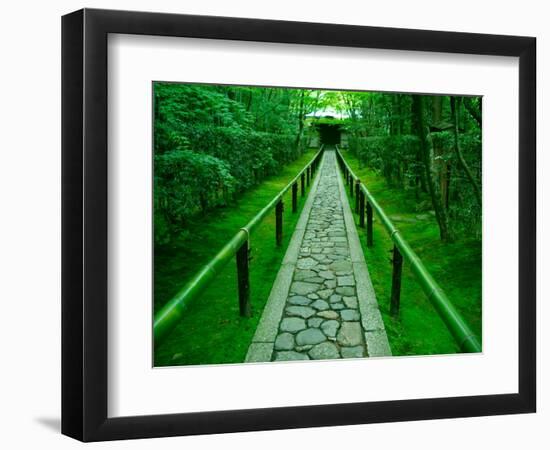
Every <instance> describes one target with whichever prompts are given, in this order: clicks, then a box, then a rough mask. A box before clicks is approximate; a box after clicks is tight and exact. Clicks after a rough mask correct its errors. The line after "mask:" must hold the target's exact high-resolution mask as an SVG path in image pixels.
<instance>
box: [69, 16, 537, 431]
mask: <svg viewBox="0 0 550 450" xmlns="http://www.w3.org/2000/svg"><path fill="white" fill-rule="evenodd" d="M109 33H123V34H137V35H151V36H178V37H193V38H209V39H225V40H227V39H230V40H239V41H259V42H275V43H289V44H310V45H325V46H343V47H368V48H377V49H391V50H413V51H428V52H444V53H463V54H476V55H499V56H515V57H519V142H518V152H519V261H518V263H519V292H518V302H519V317H518V327H519V386H518V393H510V394H499V395H480V396H470V397H445V398H430V399H415V400H400V401H378V402H367V403H347V404H337V405H312V406H300V407H297V406H288V407H278V408H263V409H247V410H234V411H211V412H197V413H182V414H166V415H144V416H134V417H117V418H108V416H107V395H108V383H107V365H108V360H107V193H108V186H107V98H108V97H107V96H108V92H107V36H108V34H109ZM535 91H536V39H535V38H533V37H518V36H503V35H487V34H471V33H457V32H439V31H421V30H410V29H395V28H377V27H363V26H350V25H334V24H320V23H301V22H286V21H272V20H258V19H243V18H227V17H208V16H192V15H173V14H157V13H145V12H129V11H109V10H94V9H84V10H80V11H76V12H74V13H71V14H68V15H66V16H63V18H62V433H64V434H66V435H68V436H71V437H73V438H76V439H79V440H82V441H101V440H113V439H130V438H147V437H160V436H177V435H191V434H211V433H227V432H238V431H254V430H273V429H282V428H300V427H319V426H329V425H348V424H363V423H376V422H397V421H407V420H424V419H437V418H454V417H468V416H486V415H497V414H513V413H529V412H535V408H536V339H535V336H536V320H535V318H536V311H535V302H536V283H535V281H536V275H535V273H536V271H535V267H536V250H535V246H536V233H535V232H536V190H535V187H536V154H535V147H536V145H535V144H536V141H535V139H536V104H535Z"/></svg>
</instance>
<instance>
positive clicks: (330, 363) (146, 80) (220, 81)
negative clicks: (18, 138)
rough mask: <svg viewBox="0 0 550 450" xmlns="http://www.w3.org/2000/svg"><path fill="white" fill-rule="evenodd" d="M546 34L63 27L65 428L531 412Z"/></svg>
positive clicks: (126, 430)
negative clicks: (539, 74)
mask: <svg viewBox="0 0 550 450" xmlns="http://www.w3.org/2000/svg"><path fill="white" fill-rule="evenodd" d="M535 65H536V40H535V38H533V37H518V36H496V35H486V34H469V33H458V32H439V31H423V30H408V29H391V28H375V27H361V26H350V25H336V24H321V23H301V22H284V21H269V20H257V19H243V18H227V17H207V16H189V15H171V14H157V13H144V12H129V11H108V10H90V9H84V10H80V11H76V12H74V13H71V14H68V15H66V16H64V17H63V20H62V110H63V112H62V127H63V129H62V166H63V167H62V176H63V193H62V205H63V217H62V227H63V229H62V244H63V248H62V257H63V264H62V270H63V273H62V278H63V279H62V286H63V298H62V327H63V328H62V378H63V379H62V432H63V433H64V434H66V435H68V436H71V437H73V438H76V439H79V440H82V441H101V440H113V439H130V438H146V437H160V436H177V435H190V434H209V433H225V432H237V431H253V430H270V429H282V428H300V427H317V426H330V425H346V424H360V423H374V422H392V421H404V420H423V419H437V418H452V417H467V416H481V415H496V414H514V413H528V412H535V406H536V360H535V355H536V345H535V331H536V330H535V326H536V320H535V319H536V311H535V294H536V286H535V263H536V258H535V255H536V253H535V246H536V242H535V239H536V238H535V235H536V233H535V231H536V226H535V222H536V221H535V219H536V196H535V185H536V180H535V169H536V158H535V137H536V113H535V111H536V108H535V90H536V78H535Z"/></svg>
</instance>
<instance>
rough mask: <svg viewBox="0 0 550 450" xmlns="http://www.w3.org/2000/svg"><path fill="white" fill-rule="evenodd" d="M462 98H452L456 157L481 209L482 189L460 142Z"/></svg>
mask: <svg viewBox="0 0 550 450" xmlns="http://www.w3.org/2000/svg"><path fill="white" fill-rule="evenodd" d="M461 100H462V98H461V97H451V112H452V115H453V125H454V126H453V134H454V147H455V152H456V156H457V159H458V162H459V163H460V166H461V167H462V169H463V170H464V172H465V173H466V176H467V177H468V180H469V181H470V184H471V185H472V188H473V190H474V195H475V197H476V200H477V204H478V205H479V207H480V208H481V189H480V187H479V185H478V183H477V181H476V179H475V177H474V174H473V172H472V171H471V169H470V167H469V166H468V164H467V163H466V160H465V159H464V155H463V154H462V149H461V148H460V141H459V139H458V117H459V114H460V103H461Z"/></svg>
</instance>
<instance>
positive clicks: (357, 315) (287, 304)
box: [247, 150, 391, 362]
mask: <svg viewBox="0 0 550 450" xmlns="http://www.w3.org/2000/svg"><path fill="white" fill-rule="evenodd" d="M309 195H310V197H309V198H308V202H307V203H306V205H305V207H304V210H303V212H302V217H301V219H300V220H301V222H302V224H303V223H305V226H303V227H301V228H300V224H298V226H297V229H296V231H295V233H294V236H293V238H292V241H291V244H290V245H289V249H288V250H287V255H286V256H285V260H284V261H283V266H282V267H281V270H280V272H279V274H278V277H277V280H276V281H275V285H274V287H273V291H272V294H271V295H270V298H269V300H268V304H267V305H266V308H265V310H264V314H263V317H262V320H261V321H260V324H259V327H258V331H257V332H256V335H255V337H254V339H253V343H252V344H251V346H250V349H249V352H248V355H247V361H248V362H259V361H293V360H309V359H336V358H361V357H366V356H387V355H391V351H390V348H389V345H388V342H387V337H386V333H385V330H384V325H383V322H382V319H381V317H380V312H379V310H378V304H377V302H376V297H375V295H374V290H373V289H372V283H371V281H370V277H369V275H368V270H367V267H366V264H365V260H364V255H363V253H362V249H361V247H360V244H359V239H358V236H357V230H356V228H355V224H354V222H353V216H352V214H351V210H350V206H349V203H348V200H347V197H346V195H345V191H344V186H343V183H342V180H341V177H340V175H339V173H338V169H337V164H336V155H335V153H334V151H331V150H326V151H325V155H324V159H323V163H322V165H321V168H320V170H319V175H318V178H317V179H316V180H315V183H314V185H313V186H312V189H311V192H310V194H309ZM289 266H290V267H289Z"/></svg>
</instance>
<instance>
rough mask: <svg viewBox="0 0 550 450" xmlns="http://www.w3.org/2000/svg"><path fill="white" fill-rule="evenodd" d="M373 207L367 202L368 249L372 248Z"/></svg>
mask: <svg viewBox="0 0 550 450" xmlns="http://www.w3.org/2000/svg"><path fill="white" fill-rule="evenodd" d="M372 244H373V239H372V206H371V204H370V202H369V201H367V247H372Z"/></svg>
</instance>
